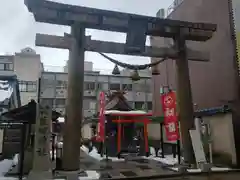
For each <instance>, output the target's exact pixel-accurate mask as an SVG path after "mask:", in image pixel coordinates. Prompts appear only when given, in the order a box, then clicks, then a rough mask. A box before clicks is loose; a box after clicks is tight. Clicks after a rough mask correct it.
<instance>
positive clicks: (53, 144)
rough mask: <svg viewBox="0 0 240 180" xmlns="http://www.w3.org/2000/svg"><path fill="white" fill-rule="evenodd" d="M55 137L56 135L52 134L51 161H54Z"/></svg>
mask: <svg viewBox="0 0 240 180" xmlns="http://www.w3.org/2000/svg"><path fill="white" fill-rule="evenodd" d="M55 137H56V134H54V133H52V161H54V160H55Z"/></svg>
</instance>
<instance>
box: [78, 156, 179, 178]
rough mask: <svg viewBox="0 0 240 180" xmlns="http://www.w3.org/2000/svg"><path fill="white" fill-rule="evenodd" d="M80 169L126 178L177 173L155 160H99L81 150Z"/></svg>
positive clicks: (102, 175) (102, 176)
mask: <svg viewBox="0 0 240 180" xmlns="http://www.w3.org/2000/svg"><path fill="white" fill-rule="evenodd" d="M80 162H81V165H80V169H81V170H83V171H86V170H94V171H97V172H98V173H99V174H100V177H101V178H103V179H105V178H124V177H137V176H143V175H144V176H152V175H157V174H164V175H168V174H175V173H176V172H174V171H171V170H169V169H167V168H164V167H163V166H162V164H161V163H159V162H158V161H154V160H148V159H143V158H136V159H134V160H131V161H117V162H116V161H107V162H106V161H98V160H96V159H94V158H92V157H90V156H89V155H87V154H86V153H85V152H83V151H81V159H80Z"/></svg>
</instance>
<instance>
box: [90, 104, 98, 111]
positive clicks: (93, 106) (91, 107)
mask: <svg viewBox="0 0 240 180" xmlns="http://www.w3.org/2000/svg"><path fill="white" fill-rule="evenodd" d="M96 105H97V103H96V102H90V104H89V107H90V110H95V109H96Z"/></svg>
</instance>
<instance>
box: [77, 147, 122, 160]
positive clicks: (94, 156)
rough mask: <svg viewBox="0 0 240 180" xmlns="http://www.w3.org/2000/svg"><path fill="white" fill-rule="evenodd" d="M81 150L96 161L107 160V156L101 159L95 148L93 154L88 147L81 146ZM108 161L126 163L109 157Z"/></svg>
mask: <svg viewBox="0 0 240 180" xmlns="http://www.w3.org/2000/svg"><path fill="white" fill-rule="evenodd" d="M81 149H82V150H83V151H84V152H85V153H87V154H88V155H89V156H91V157H93V158H94V159H96V160H99V161H100V160H103V159H106V155H104V156H103V157H101V155H100V154H98V151H97V148H96V147H93V150H92V151H91V152H89V150H88V148H87V147H86V146H84V145H83V146H81ZM108 159H110V160H112V161H124V159H118V158H117V157H108Z"/></svg>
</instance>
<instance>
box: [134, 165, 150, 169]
mask: <svg viewBox="0 0 240 180" xmlns="http://www.w3.org/2000/svg"><path fill="white" fill-rule="evenodd" d="M137 167H138V168H140V169H141V170H147V169H152V168H150V167H149V166H146V165H137Z"/></svg>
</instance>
